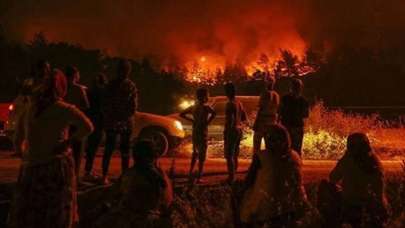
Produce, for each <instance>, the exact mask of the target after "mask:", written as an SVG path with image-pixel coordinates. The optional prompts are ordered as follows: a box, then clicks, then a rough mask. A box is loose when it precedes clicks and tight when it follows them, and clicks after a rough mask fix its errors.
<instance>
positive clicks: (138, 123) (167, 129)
mask: <svg viewBox="0 0 405 228" xmlns="http://www.w3.org/2000/svg"><path fill="white" fill-rule="evenodd" d="M18 101H19V100H18V98H17V99H16V100H15V102H16V103H12V104H1V105H0V113H3V112H6V113H7V114H1V115H2V116H1V118H2V119H0V120H1V121H2V122H0V123H3V124H2V129H3V130H0V133H2V134H3V135H4V137H6V138H7V139H8V140H9V141H10V142H11V139H12V137H13V133H14V130H15V123H16V115H17V114H16V108H14V107H15V106H17V105H18V104H17V103H18ZM6 109H7V110H8V111H7V110H6ZM0 127H1V125H0ZM131 137H132V140H133V141H135V140H137V139H141V138H142V139H149V140H151V141H153V142H155V144H156V147H157V149H158V150H159V152H160V154H162V155H163V154H166V153H167V152H168V151H169V150H170V149H173V148H175V147H177V146H178V145H179V144H180V143H181V141H182V139H183V138H184V137H185V132H184V129H183V125H182V124H181V122H180V121H178V120H176V119H174V118H170V117H167V116H161V115H155V114H151V113H145V112H137V113H136V114H135V128H134V130H133V132H132V136H131Z"/></svg>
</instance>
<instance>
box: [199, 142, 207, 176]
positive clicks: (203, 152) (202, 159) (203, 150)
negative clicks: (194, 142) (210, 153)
mask: <svg viewBox="0 0 405 228" xmlns="http://www.w3.org/2000/svg"><path fill="white" fill-rule="evenodd" d="M199 147H200V149H199V154H198V180H199V179H200V178H201V176H202V174H203V169H204V163H205V159H206V157H207V142H200V145H199Z"/></svg>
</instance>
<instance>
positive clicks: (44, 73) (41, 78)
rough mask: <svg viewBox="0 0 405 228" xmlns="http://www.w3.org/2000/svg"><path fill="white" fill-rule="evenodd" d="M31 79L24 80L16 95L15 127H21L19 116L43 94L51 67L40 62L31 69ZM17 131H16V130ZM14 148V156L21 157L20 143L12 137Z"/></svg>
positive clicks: (44, 61)
mask: <svg viewBox="0 0 405 228" xmlns="http://www.w3.org/2000/svg"><path fill="white" fill-rule="evenodd" d="M31 73H32V75H31V77H29V78H27V79H25V80H24V81H23V83H22V86H21V90H20V92H19V94H18V95H17V98H16V99H15V100H14V102H13V105H14V113H15V114H14V115H15V119H16V121H17V122H16V124H15V126H22V125H20V124H18V120H19V119H20V116H21V115H22V114H23V113H24V112H25V111H26V109H28V107H29V106H30V105H31V104H33V103H34V102H35V99H37V98H38V96H39V94H41V93H42V92H43V88H44V82H45V81H46V80H49V77H50V75H51V66H50V65H49V63H48V62H47V61H46V60H40V61H38V63H37V64H36V65H35V66H34V67H33V70H32V72H31ZM16 130H18V129H16ZM13 143H14V147H15V155H16V156H21V152H22V151H21V143H22V142H19V141H18V139H17V138H16V137H15V136H14V139H13Z"/></svg>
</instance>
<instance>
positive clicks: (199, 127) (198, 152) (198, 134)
mask: <svg viewBox="0 0 405 228" xmlns="http://www.w3.org/2000/svg"><path fill="white" fill-rule="evenodd" d="M208 97H209V94H208V90H207V89H205V88H199V89H197V91H196V98H197V104H196V105H194V106H191V107H189V108H187V109H186V110H184V111H183V112H182V113H180V116H181V117H182V118H184V119H186V120H188V121H191V122H192V123H193V133H192V141H193V154H192V156H191V164H190V172H189V173H190V180H192V179H193V178H192V176H193V170H194V166H195V163H196V162H197V159H198V174H197V182H200V181H201V179H200V178H201V175H202V173H203V168H204V162H205V159H206V157H207V146H208V125H209V124H210V123H211V121H212V120H213V119H214V118H215V116H216V113H215V111H214V110H213V109H212V108H211V107H210V106H209V105H207V104H206V103H207V102H208ZM189 115H192V118H191V117H189Z"/></svg>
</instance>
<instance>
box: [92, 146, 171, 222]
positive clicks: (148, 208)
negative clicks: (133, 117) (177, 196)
mask: <svg viewBox="0 0 405 228" xmlns="http://www.w3.org/2000/svg"><path fill="white" fill-rule="evenodd" d="M158 156H159V153H158V152H157V151H156V149H155V148H154V144H153V143H152V142H151V141H148V140H141V141H138V142H137V143H136V144H135V145H134V148H133V157H134V161H135V164H134V166H133V167H131V168H129V169H128V170H127V171H126V172H125V173H124V174H123V176H122V180H121V186H120V193H121V199H120V202H119V205H118V207H117V208H115V209H113V210H112V211H111V213H110V214H109V215H108V216H105V217H104V218H102V219H101V221H99V222H98V224H99V226H97V227H112V226H114V227H169V224H168V223H169V222H170V221H168V219H167V217H168V216H167V214H168V208H169V206H170V205H171V203H172V201H173V189H172V185H171V182H170V180H169V178H168V177H167V175H166V174H165V172H164V171H163V170H162V169H160V168H159V167H158V166H157V159H158Z"/></svg>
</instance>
